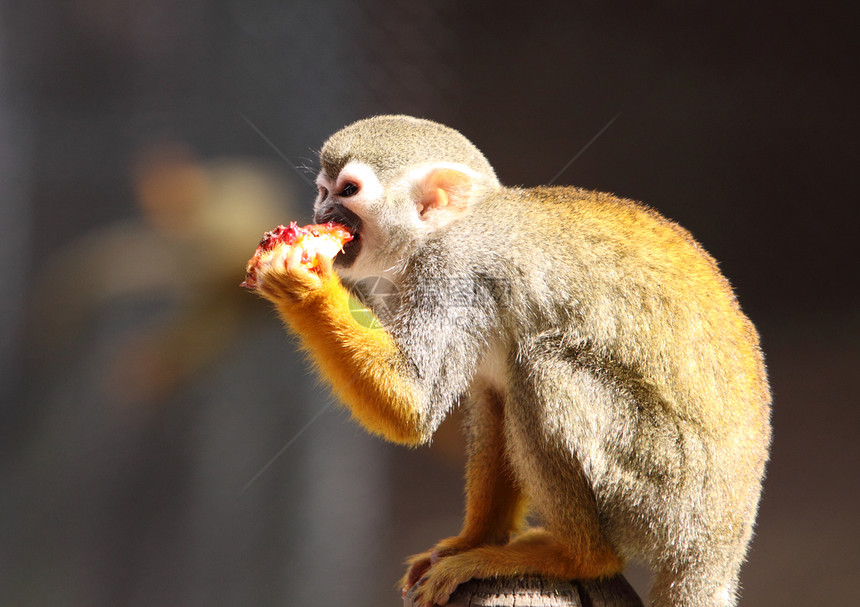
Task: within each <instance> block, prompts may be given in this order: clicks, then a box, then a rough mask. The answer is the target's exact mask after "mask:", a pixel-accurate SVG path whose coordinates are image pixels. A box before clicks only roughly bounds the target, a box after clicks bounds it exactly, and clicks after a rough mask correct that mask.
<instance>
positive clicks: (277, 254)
mask: <svg viewBox="0 0 860 607" xmlns="http://www.w3.org/2000/svg"><path fill="white" fill-rule="evenodd" d="M304 257H305V252H304V251H303V250H302V249H301V248H300V247H296V246H288V245H281V246H278V247H276V248H275V249H274V250H273V251H272V256H271V258H268V259H266V260H263V261H261V263H260V267H259V269H258V271H257V277H256V288H257V292H259V293H260V294H261V295H262V296H263V297H265V298H266V299H269V300H270V301H274V302H278V301H282V300H296V299H301V298H302V297H303V296H305V295H306V294H308V293H309V292H311V291H315V290H317V289H319V288H320V286H321V285H322V280H321V278H320V276H319V275H318V274H317V273H316V272H315V271H313V270H309V269H308V268H307V265H306V263H305V259H304Z"/></svg>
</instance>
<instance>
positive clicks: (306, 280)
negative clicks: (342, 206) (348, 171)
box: [241, 222, 352, 302]
mask: <svg viewBox="0 0 860 607" xmlns="http://www.w3.org/2000/svg"><path fill="white" fill-rule="evenodd" d="M350 240H352V234H351V233H350V232H349V230H348V229H347V228H345V227H344V226H341V225H340V224H336V223H331V222H329V223H326V224H320V225H309V226H305V227H303V228H302V227H299V226H298V225H296V223H295V222H292V223H291V224H290V225H289V227H285V226H282V225H281V226H278V227H276V228H275V229H274V230H271V231H270V232H266V234H265V235H264V236H263V239H262V240H261V241H260V244H259V246H258V247H257V250H256V251H255V252H254V256H253V257H251V259H250V260H249V261H248V265H247V266H246V268H245V280H244V282H242V285H241V286H243V287H247V288H249V289H256V290H257V292H259V293H260V294H261V295H263V296H264V297H266V298H267V299H269V300H271V301H275V302H277V301H278V300H280V299H281V298H282V297H284V296H286V297H287V298H288V299H294V300H295V299H301V297H302V296H303V295H304V294H306V293H307V292H308V291H313V290H316V289H318V288H319V287H320V285H321V284H322V281H323V280H325V279H327V278H330V277H331V276H332V269H331V268H332V261H333V259H334V257H335V256H336V255H337V254H338V253H339V252H340V251H341V250H342V249H343V245H344V244H346V243H347V242H349V241H350ZM264 275H265V276H266V277H267V280H265V281H264V280H262V278H263V276H264Z"/></svg>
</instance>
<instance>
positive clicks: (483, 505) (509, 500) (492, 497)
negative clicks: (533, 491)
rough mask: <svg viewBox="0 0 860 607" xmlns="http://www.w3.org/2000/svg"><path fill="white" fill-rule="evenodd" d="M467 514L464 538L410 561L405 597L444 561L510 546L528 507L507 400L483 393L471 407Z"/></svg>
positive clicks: (403, 584) (490, 392)
mask: <svg viewBox="0 0 860 607" xmlns="http://www.w3.org/2000/svg"><path fill="white" fill-rule="evenodd" d="M468 427H469V430H470V437H469V439H470V441H469V461H468V463H467V465H466V514H465V517H464V522H463V528H462V530H461V531H460V534H459V535H456V536H454V537H450V538H448V539H445V540H442V541H441V542H439V543H438V544H437V545H436V546H435V547H434V548H433V549H431V550H428V551H426V552H422V553H420V554H416V555H415V556H413V557H411V558H410V559H409V560H408V561H407V562H408V564H409V565H410V567H409V570H408V572H407V573H406V575H405V576H404V578H403V580H402V581H401V587H402V588H403V590H404V592H405V591H406V590H408V589H409V588H411V587H412V586H414V585H415V583H416V582H417V581H418V580H419V579H420V578H421V576H422V575H424V573H426V571H427V569H429V568H430V566H431V565H433V564H435V563H436V562H437V561H438V560H439V559H441V558H444V557H448V556H450V555H453V554H456V553H458V552H462V551H464V550H468V549H470V548H474V547H476V546H482V545H498V544H506V543H507V542H508V539H509V538H510V534H511V532H512V531H514V530H517V529H518V528H519V526H520V524H521V523H522V520H523V517H524V516H525V509H526V502H525V499H524V498H523V494H522V491H521V490H520V487H519V486H518V484H517V483H516V482H515V479H514V478H513V475H512V471H511V469H510V465H509V462H508V459H507V453H506V452H505V428H504V396H502V395H501V394H500V393H499V392H498V391H496V390H489V389H487V390H483V391H481V392H480V393H479V394H478V395H477V396H476V397H475V398H474V400H473V401H472V402H471V403H470V407H469V420H468Z"/></svg>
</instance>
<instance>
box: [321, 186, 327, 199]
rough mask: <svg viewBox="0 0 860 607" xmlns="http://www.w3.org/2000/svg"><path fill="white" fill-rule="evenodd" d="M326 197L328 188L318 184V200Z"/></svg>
mask: <svg viewBox="0 0 860 607" xmlns="http://www.w3.org/2000/svg"><path fill="white" fill-rule="evenodd" d="M326 198H328V190H327V189H325V188H324V187H322V186H320V200H325V199H326Z"/></svg>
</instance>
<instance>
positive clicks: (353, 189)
mask: <svg viewBox="0 0 860 607" xmlns="http://www.w3.org/2000/svg"><path fill="white" fill-rule="evenodd" d="M357 193H358V186H357V185H355V184H354V183H353V182H351V181H347V182H346V185H344V186H343V189H342V190H341V191H340V195H341V196H343V197H344V198H349V197H350V196H355V195H356V194H357Z"/></svg>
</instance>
